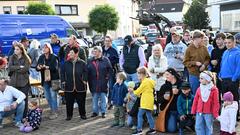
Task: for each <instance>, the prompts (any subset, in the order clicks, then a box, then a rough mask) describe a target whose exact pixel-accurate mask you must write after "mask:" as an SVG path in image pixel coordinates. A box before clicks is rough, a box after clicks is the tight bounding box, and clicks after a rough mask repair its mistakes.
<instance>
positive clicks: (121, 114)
mask: <svg viewBox="0 0 240 135" xmlns="http://www.w3.org/2000/svg"><path fill="white" fill-rule="evenodd" d="M125 80H126V74H125V73H124V72H120V73H118V74H117V81H116V83H115V84H114V86H113V91H112V96H111V103H112V105H113V106H114V123H113V125H112V126H111V127H115V126H119V127H124V123H125V109H124V107H123V104H124V98H125V96H126V94H127V92H128V90H127V86H126V84H125V83H124V81H125Z"/></svg>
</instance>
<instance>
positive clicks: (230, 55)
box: [219, 35, 240, 102]
mask: <svg viewBox="0 0 240 135" xmlns="http://www.w3.org/2000/svg"><path fill="white" fill-rule="evenodd" d="M225 43H226V47H227V50H226V51H225V52H224V53H223V57H222V62H221V69H220V73H219V77H220V78H221V79H222V86H223V87H222V90H223V94H224V93H226V92H228V91H231V92H232V94H233V96H234V101H237V102H239V94H238V88H239V79H240V50H239V49H238V48H237V47H236V41H235V39H234V36H232V35H229V36H227V37H226V39H225Z"/></svg>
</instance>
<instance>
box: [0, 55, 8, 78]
mask: <svg viewBox="0 0 240 135" xmlns="http://www.w3.org/2000/svg"><path fill="white" fill-rule="evenodd" d="M6 66H7V59H6V58H3V57H0V78H4V79H8V71H7V68H6Z"/></svg>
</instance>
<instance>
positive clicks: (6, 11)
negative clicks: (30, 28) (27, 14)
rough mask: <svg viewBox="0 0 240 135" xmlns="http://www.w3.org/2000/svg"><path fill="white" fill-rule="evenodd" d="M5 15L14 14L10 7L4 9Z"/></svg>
mask: <svg viewBox="0 0 240 135" xmlns="http://www.w3.org/2000/svg"><path fill="white" fill-rule="evenodd" d="M3 13H4V14H11V13H12V9H11V7H10V6H5V7H3Z"/></svg>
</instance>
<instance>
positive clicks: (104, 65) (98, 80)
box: [87, 57, 112, 93]
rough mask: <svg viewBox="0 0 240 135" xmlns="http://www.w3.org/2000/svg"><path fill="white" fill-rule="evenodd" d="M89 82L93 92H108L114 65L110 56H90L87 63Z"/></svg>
mask: <svg viewBox="0 0 240 135" xmlns="http://www.w3.org/2000/svg"><path fill="white" fill-rule="evenodd" d="M87 69H88V84H89V89H90V91H91V93H94V92H105V93H107V92H108V81H109V78H110V76H111V74H112V65H111V63H110V61H109V59H108V58H106V57H101V58H98V59H95V58H94V57H93V58H90V59H89V60H88V63H87Z"/></svg>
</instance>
